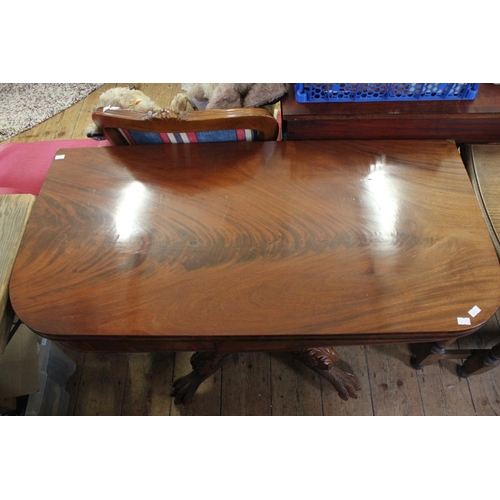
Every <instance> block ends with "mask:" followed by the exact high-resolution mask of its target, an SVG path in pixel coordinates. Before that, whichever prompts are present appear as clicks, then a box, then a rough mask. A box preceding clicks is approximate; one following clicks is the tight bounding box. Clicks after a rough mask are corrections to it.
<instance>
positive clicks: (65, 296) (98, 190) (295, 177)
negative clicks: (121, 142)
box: [10, 141, 500, 402]
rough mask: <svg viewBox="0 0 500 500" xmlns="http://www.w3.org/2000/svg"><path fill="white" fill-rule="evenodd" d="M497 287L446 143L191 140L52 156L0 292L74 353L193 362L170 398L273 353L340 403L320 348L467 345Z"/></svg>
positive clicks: (330, 365) (480, 225) (490, 251)
mask: <svg viewBox="0 0 500 500" xmlns="http://www.w3.org/2000/svg"><path fill="white" fill-rule="evenodd" d="M499 278H500V270H499V265H498V259H497V255H496V252H495V249H494V247H493V244H492V242H491V239H490V236H489V233H488V230H487V228H486V226H485V223H484V220H483V217H482V213H481V210H480V208H479V206H478V203H477V200H476V197H475V195H474V191H473V189H472V187H471V183H470V181H469V179H468V176H467V173H466V170H465V168H464V165H463V163H462V161H461V159H460V156H459V154H458V151H457V148H456V146H455V145H454V144H452V143H450V142H447V141H296V142H291V141H288V142H287V141H284V142H253V143H219V144H200V143H199V144H190V145H189V144H186V145H184V144H178V145H154V146H124V147H107V148H90V149H66V150H59V151H58V154H57V156H56V158H55V159H54V161H53V163H52V165H51V167H50V170H49V172H48V175H47V178H46V180H45V183H44V185H43V187H42V189H41V192H40V195H39V197H38V199H37V201H36V203H35V207H34V209H33V212H32V214H31V217H30V220H29V223H28V226H27V228H26V232H25V234H24V237H23V240H22V242H21V246H20V249H19V252H18V256H17V259H16V262H15V265H14V269H13V273H12V278H11V282H10V297H11V302H12V305H13V307H14V310H15V311H16V313H17V315H18V316H19V317H20V319H21V320H22V321H23V322H24V323H25V324H26V325H28V326H29V327H30V328H31V329H33V330H34V331H35V332H37V333H39V334H40V335H42V336H44V337H46V338H49V339H52V340H55V341H59V342H62V343H64V344H66V345H68V346H70V347H73V348H77V349H81V350H101V351H154V350H172V351H176V350H186V351H197V352H196V353H195V355H193V358H192V365H193V372H192V373H191V374H189V375H187V376H186V377H182V378H181V379H179V381H176V382H175V383H174V392H173V394H174V395H175V396H176V402H185V401H187V400H189V399H190V398H191V397H192V395H193V393H194V391H195V390H196V388H197V387H198V385H199V383H200V382H201V381H202V380H203V379H205V378H206V377H208V376H209V375H210V374H211V373H213V372H214V371H215V370H216V369H217V368H219V367H220V366H221V365H222V364H223V363H224V362H225V361H226V360H227V359H228V356H229V355H231V354H232V353H235V352H238V351H276V350H286V351H291V352H294V353H295V354H296V355H297V356H298V357H299V358H300V359H301V360H302V361H304V363H306V364H307V365H308V366H310V367H311V368H312V369H314V370H316V371H317V372H318V373H320V374H321V375H323V376H324V377H325V378H327V379H328V380H330V382H331V383H332V384H333V385H334V387H335V388H336V389H337V391H338V392H339V395H340V396H341V397H342V398H344V399H346V398H348V397H356V392H357V391H358V390H359V384H358V382H357V379H356V377H355V375H353V374H349V373H345V372H342V371H341V370H340V369H338V368H337V367H336V366H335V365H334V361H335V359H336V353H335V351H334V349H333V346H335V345H354V344H377V343H378V344H383V343H410V342H411V343H419V342H430V341H435V340H436V341H437V340H441V341H444V342H448V341H452V340H454V339H456V338H458V337H461V336H464V335H467V334H469V333H471V332H473V331H475V330H476V329H477V328H479V327H480V326H481V325H482V324H483V323H484V322H485V321H487V320H488V319H489V318H490V317H491V316H492V315H493V314H494V313H495V311H496V310H497V308H498V306H499V304H500V287H499V286H498V285H499V283H500V279H499Z"/></svg>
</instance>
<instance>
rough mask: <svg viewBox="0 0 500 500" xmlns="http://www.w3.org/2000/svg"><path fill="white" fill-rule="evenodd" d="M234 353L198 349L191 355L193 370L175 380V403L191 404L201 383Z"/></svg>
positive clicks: (173, 393) (173, 395)
mask: <svg viewBox="0 0 500 500" xmlns="http://www.w3.org/2000/svg"><path fill="white" fill-rule="evenodd" d="M233 355H234V353H222V352H217V351H197V352H195V353H194V354H193V355H192V356H191V366H192V367H193V371H192V372H191V373H189V374H188V375H185V376H184V377H181V378H179V379H177V380H175V381H174V383H173V385H172V392H171V393H170V396H171V397H175V401H174V402H175V404H176V405H178V404H189V403H190V402H191V400H192V399H193V396H194V393H195V392H196V390H197V389H198V387H199V386H200V384H201V383H202V382H203V381H204V380H206V379H207V378H208V377H210V376H211V375H213V374H214V373H215V372H216V371H217V370H218V369H219V368H220V367H221V366H223V365H225V364H226V363H227V362H228V361H229V360H230V359H231V356H233Z"/></svg>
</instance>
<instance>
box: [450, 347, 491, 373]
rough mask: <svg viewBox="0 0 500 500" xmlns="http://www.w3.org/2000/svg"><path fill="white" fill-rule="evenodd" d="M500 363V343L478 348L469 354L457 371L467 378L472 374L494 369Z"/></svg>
mask: <svg viewBox="0 0 500 500" xmlns="http://www.w3.org/2000/svg"><path fill="white" fill-rule="evenodd" d="M499 364H500V344H497V345H495V346H493V347H492V348H491V349H477V350H475V351H474V354H472V355H471V356H469V357H468V358H467V359H466V360H465V361H464V364H463V365H461V366H458V367H457V373H458V375H459V376H460V377H463V378H467V377H469V376H470V375H477V374H479V373H484V372H487V371H488V370H492V369H493V368H495V367H496V366H498V365H499Z"/></svg>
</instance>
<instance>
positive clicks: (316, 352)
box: [293, 347, 361, 401]
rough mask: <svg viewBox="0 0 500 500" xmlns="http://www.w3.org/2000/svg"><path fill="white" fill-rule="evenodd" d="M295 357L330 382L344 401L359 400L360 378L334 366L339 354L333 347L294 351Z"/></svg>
mask: <svg viewBox="0 0 500 500" xmlns="http://www.w3.org/2000/svg"><path fill="white" fill-rule="evenodd" d="M293 355H294V356H296V357H297V358H298V359H299V360H300V361H301V362H302V363H304V364H305V365H306V366H308V367H309V368H311V369H312V370H314V371H315V372H316V373H317V374H318V375H321V376H322V377H323V378H325V379H326V380H328V382H330V383H331V384H332V385H333V387H334V388H335V390H336V391H337V392H338V393H339V396H340V397H341V398H342V399H343V400H345V401H346V400H348V399H349V397H351V398H354V399H357V397H358V396H357V394H356V392H357V391H360V390H361V386H360V385H359V381H358V377H356V375H353V374H352V373H348V372H345V371H343V370H341V369H340V368H337V367H336V366H334V363H335V362H336V361H337V359H338V354H337V351H335V349H334V348H333V347H317V348H312V349H305V350H303V351H294V352H293Z"/></svg>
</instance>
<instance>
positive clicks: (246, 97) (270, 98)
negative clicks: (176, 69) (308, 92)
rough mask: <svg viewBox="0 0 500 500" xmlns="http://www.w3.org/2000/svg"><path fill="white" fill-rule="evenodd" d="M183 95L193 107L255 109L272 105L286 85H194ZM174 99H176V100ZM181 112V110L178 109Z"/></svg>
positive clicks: (280, 96) (189, 86) (279, 97)
mask: <svg viewBox="0 0 500 500" xmlns="http://www.w3.org/2000/svg"><path fill="white" fill-rule="evenodd" d="M186 86H188V90H187V93H186V94H178V96H177V97H179V99H182V98H181V97H180V96H182V95H184V96H185V98H187V100H188V101H190V102H191V104H192V105H193V106H196V102H197V101H198V102H206V109H231V108H257V107H262V106H266V105H268V104H274V103H275V102H277V101H279V100H280V99H281V98H282V97H283V96H284V95H285V94H286V92H287V90H288V85H287V84H286V83H194V84H186ZM177 97H176V98H177ZM180 110H181V109H180Z"/></svg>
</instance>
